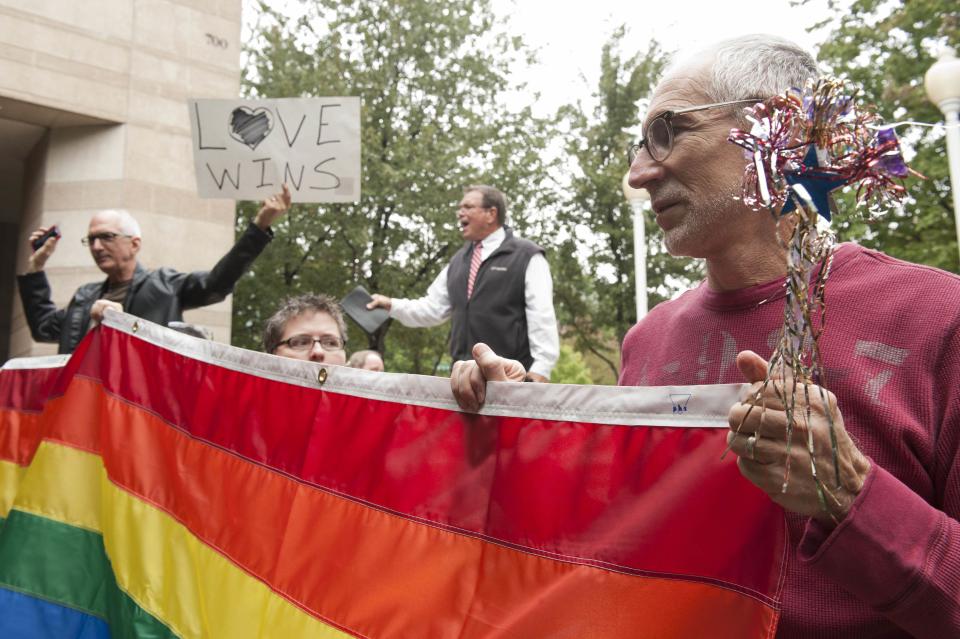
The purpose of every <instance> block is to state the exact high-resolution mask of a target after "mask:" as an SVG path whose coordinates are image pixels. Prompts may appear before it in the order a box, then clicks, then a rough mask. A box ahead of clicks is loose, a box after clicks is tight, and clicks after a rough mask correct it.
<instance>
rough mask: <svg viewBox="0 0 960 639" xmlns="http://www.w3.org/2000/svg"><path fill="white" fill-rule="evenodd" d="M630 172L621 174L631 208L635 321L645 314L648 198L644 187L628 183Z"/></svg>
mask: <svg viewBox="0 0 960 639" xmlns="http://www.w3.org/2000/svg"><path fill="white" fill-rule="evenodd" d="M629 179H630V172H629V171H627V174H626V175H624V176H623V196H624V197H625V198H627V202H629V203H630V208H631V209H633V268H634V274H635V276H634V279H635V280H636V293H637V321H638V322H639V321H640V320H642V319H643V317H644V316H645V315H646V314H647V235H646V231H647V229H646V226H644V215H643V208H644V203H645V202H647V201H648V200H649V199H650V194H649V193H647V191H646V189H635V188H633V187H632V186H630V184H629V183H628V180H629Z"/></svg>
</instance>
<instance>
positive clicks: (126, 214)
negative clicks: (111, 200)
mask: <svg viewBox="0 0 960 639" xmlns="http://www.w3.org/2000/svg"><path fill="white" fill-rule="evenodd" d="M99 214H100V215H111V216H113V217H116V218H117V228H119V229H120V232H121V233H123V234H124V235H129V236H130V237H142V236H141V235H140V224H139V223H138V222H137V220H136V218H134V217H133V216H132V215H130V211H128V210H126V209H107V210H105V211H100V213H99Z"/></svg>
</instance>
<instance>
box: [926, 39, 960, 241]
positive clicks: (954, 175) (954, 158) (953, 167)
mask: <svg viewBox="0 0 960 639" xmlns="http://www.w3.org/2000/svg"><path fill="white" fill-rule="evenodd" d="M923 83H924V85H925V86H926V88H927V97H929V98H930V101H931V102H933V103H934V104H936V105H937V107H938V108H939V109H940V110H941V111H943V117H944V119H945V120H946V125H947V127H946V128H947V161H948V163H949V165H950V190H951V191H952V192H953V217H954V222H955V223H956V225H957V248H958V249H960V189H958V186H960V117H958V114H960V60H958V59H957V55H956V52H955V51H954V50H953V49H952V48H951V47H945V48H944V50H943V53H941V54H940V59H939V60H937V61H936V63H934V65H933V66H932V67H930V69H929V70H928V71H927V75H926V76H925V77H924V79H923Z"/></svg>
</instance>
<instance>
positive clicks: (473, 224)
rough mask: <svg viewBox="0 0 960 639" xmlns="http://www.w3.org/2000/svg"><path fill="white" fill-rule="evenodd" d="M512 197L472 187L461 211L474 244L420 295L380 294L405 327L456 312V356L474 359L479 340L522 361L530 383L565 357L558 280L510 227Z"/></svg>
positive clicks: (378, 299) (377, 298) (377, 303)
mask: <svg viewBox="0 0 960 639" xmlns="http://www.w3.org/2000/svg"><path fill="white" fill-rule="evenodd" d="M506 214H507V202H506V197H504V195H503V193H501V192H500V191H498V190H497V189H495V188H493V187H490V186H483V185H474V186H468V187H467V188H465V189H464V191H463V199H461V200H460V206H459V207H458V209H457V222H458V224H459V227H460V233H461V235H462V236H463V239H464V240H466V243H465V244H464V245H463V247H462V248H461V249H460V250H459V251H458V252H457V254H456V255H454V256H453V259H451V260H450V264H448V265H447V266H446V267H444V269H443V270H442V271H440V274H439V275H438V276H437V278H436V279H435V280H434V281H433V283H432V284H431V285H430V288H429V289H427V294H426V295H425V296H424V297H421V298H420V299H416V300H405V299H391V298H389V297H386V296H385V295H373V301H371V302H370V303H369V304H368V305H367V308H377V307H380V308H385V309H387V310H388V311H390V317H393V318H396V319H398V320H400V323H402V324H403V325H404V326H436V325H437V324H440V323H442V322H443V321H445V320H446V319H447V318H448V317H451V318H452V319H451V323H452V327H451V335H450V354H451V355H452V356H453V361H454V362H457V361H461V360H469V359H471V358H472V357H473V356H472V354H471V351H472V349H473V345H474V344H476V343H477V342H485V343H487V344H490V345H491V346H492V347H493V348H494V349H496V350H497V352H498V353H501V354H503V355H505V356H506V357H510V358H512V359H516V360H519V361H520V362H522V363H523V365H524V367H525V368H526V371H527V372H526V380H527V381H531V382H546V381H548V380H549V379H550V372H551V371H552V370H553V367H554V365H555V364H556V363H557V359H558V358H559V357H560V336H559V333H558V331H557V316H556V314H555V312H554V310H553V280H552V279H551V277H550V266H549V265H548V264H547V260H546V258H545V257H544V255H543V249H542V248H540V247H539V246H537V245H536V244H534V243H533V242H530V241H529V240H524V239H521V238H518V237H516V236H514V234H513V231H512V230H511V229H510V228H509V227H507V226H505V223H506Z"/></svg>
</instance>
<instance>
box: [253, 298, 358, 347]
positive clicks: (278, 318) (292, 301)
mask: <svg viewBox="0 0 960 639" xmlns="http://www.w3.org/2000/svg"><path fill="white" fill-rule="evenodd" d="M310 312H312V313H326V314H327V315H329V316H330V317H332V318H333V321H335V322H336V323H337V330H338V331H340V339H342V340H343V343H344V344H346V343H347V322H346V321H345V320H344V319H343V309H341V308H340V303H339V302H338V301H337V300H335V299H334V298H332V297H330V296H329V295H322V294H313V293H308V294H306V295H298V296H296V297H289V298H287V299H286V300H284V301H283V304H282V305H281V306H280V308H279V309H277V312H276V313H274V314H273V315H272V316H271V317H270V319H268V320H267V323H266V324H264V325H263V350H264V351H266V352H267V353H273V352H274V351H275V350H277V347H278V346H279V345H280V340H281V338H282V337H283V329H284V328H286V326H287V322H289V321H290V320H292V319H293V318H294V317H298V316H300V315H303V314H304V313H310Z"/></svg>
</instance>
